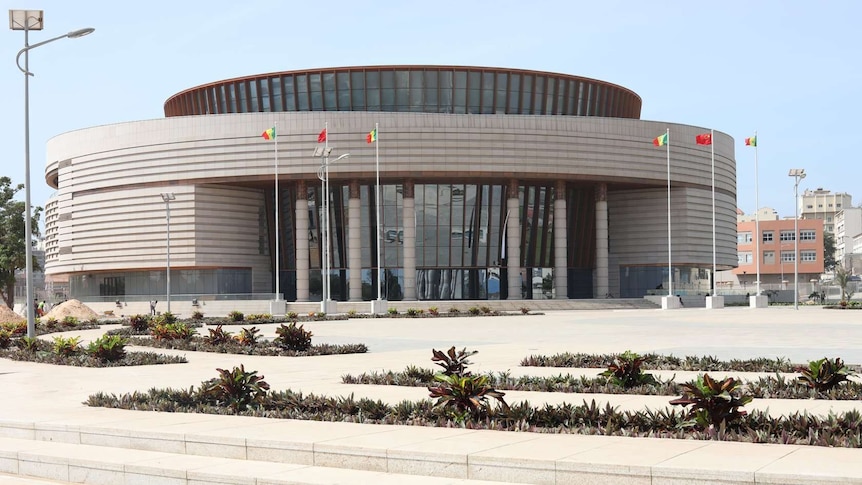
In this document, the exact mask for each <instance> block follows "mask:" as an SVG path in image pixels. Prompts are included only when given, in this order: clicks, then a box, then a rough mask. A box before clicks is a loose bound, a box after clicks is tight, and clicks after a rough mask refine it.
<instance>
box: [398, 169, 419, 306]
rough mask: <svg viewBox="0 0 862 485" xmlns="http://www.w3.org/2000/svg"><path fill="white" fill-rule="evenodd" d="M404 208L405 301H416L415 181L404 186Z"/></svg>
mask: <svg viewBox="0 0 862 485" xmlns="http://www.w3.org/2000/svg"><path fill="white" fill-rule="evenodd" d="M402 201H403V204H404V205H403V208H402V213H401V221H402V223H403V224H404V252H403V254H404V299H405V300H415V299H416V204H415V199H414V198H413V181H412V180H405V181H404V184H403V185H402Z"/></svg>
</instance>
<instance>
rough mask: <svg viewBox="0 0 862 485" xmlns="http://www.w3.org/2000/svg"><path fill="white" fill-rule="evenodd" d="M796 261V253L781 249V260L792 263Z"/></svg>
mask: <svg viewBox="0 0 862 485" xmlns="http://www.w3.org/2000/svg"><path fill="white" fill-rule="evenodd" d="M794 261H796V253H794V252H793V251H781V262H782V263H792V262H794Z"/></svg>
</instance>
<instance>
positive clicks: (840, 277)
mask: <svg viewBox="0 0 862 485" xmlns="http://www.w3.org/2000/svg"><path fill="white" fill-rule="evenodd" d="M850 276H851V273H850V271H848V270H847V269H846V268H844V267H843V266H836V267H835V284H837V285H838V287H839V288H841V302H842V303H844V302H846V301H847V285H848V284H849V283H850Z"/></svg>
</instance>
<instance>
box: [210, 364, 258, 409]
mask: <svg viewBox="0 0 862 485" xmlns="http://www.w3.org/2000/svg"><path fill="white" fill-rule="evenodd" d="M216 370H217V371H218V373H219V377H217V378H215V379H213V380H211V381H208V382H206V383H204V384H203V385H202V386H201V389H202V391H201V397H203V398H204V399H206V400H207V401H210V402H212V403H213V404H216V405H222V406H223V405H227V407H229V408H230V409H231V410H233V412H234V413H239V412H240V411H244V410H246V409H248V408H249V407H252V406H257V405H260V404H261V403H263V402H264V400H265V399H266V391H268V390H269V384H267V383H266V381H264V380H263V376H258V375H257V371H250V372H246V370H245V366H244V365H242V364H240V366H239V367H234V368H233V370H229V371H228V370H225V369H216Z"/></svg>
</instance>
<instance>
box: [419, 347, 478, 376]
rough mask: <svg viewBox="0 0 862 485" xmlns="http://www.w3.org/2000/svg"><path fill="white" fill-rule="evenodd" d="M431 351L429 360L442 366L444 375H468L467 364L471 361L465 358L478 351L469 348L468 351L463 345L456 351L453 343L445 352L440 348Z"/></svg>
mask: <svg viewBox="0 0 862 485" xmlns="http://www.w3.org/2000/svg"><path fill="white" fill-rule="evenodd" d="M431 353H432V354H433V355H432V357H431V362H435V363H436V364H437V365H439V366H440V367H442V368H443V374H444V375H447V376H451V375H455V376H469V375H470V373H469V372H467V366H468V365H471V364H472V362H470V361H469V360H467V359H468V358H470V357H472V356H474V355H476V354H478V353H479V351H478V350H471V351H469V352H468V351H467V348H466V347H465V348H463V349H461V350H459V351H457V352H456V351H455V346H454V345H453V346H452V347H450V348H449V350H448V351H447V352H445V353H444V352H443V351H442V350H437V349H431Z"/></svg>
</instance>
